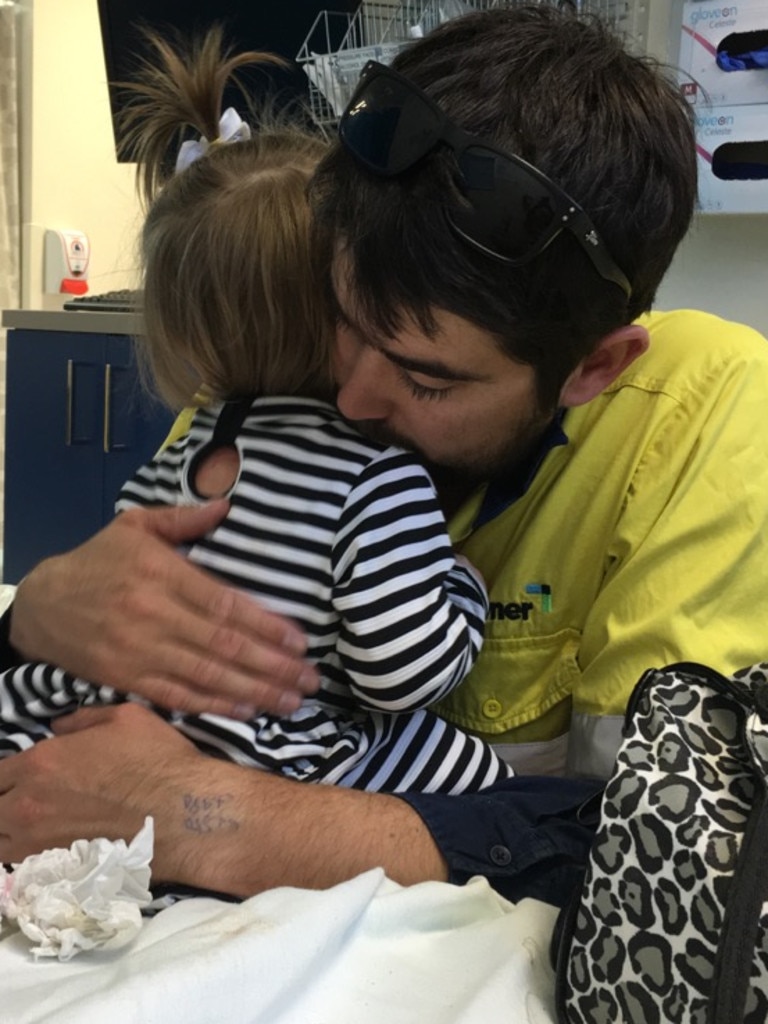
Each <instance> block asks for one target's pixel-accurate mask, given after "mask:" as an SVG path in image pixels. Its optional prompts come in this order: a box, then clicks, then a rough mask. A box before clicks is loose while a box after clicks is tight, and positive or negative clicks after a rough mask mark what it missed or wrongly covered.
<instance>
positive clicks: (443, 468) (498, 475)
mask: <svg viewBox="0 0 768 1024" xmlns="http://www.w3.org/2000/svg"><path fill="white" fill-rule="evenodd" d="M556 411H557V410H556V409H549V410H546V411H544V410H542V409H540V408H536V409H535V410H534V412H533V413H531V414H530V415H529V416H528V418H527V419H525V420H524V421H522V422H519V423H516V424H515V428H514V431H513V433H512V435H511V436H510V437H509V438H508V440H507V441H506V442H505V443H504V444H503V445H500V446H499V447H497V448H495V449H494V450H493V451H491V452H487V453H479V454H477V455H476V456H474V457H473V458H472V459H471V461H470V460H469V459H468V458H467V457H466V456H463V457H462V456H458V457H457V458H456V459H449V458H445V459H441V460H439V461H433V460H431V459H429V458H427V457H426V456H425V455H424V454H423V453H422V452H421V451H419V448H418V447H417V446H416V445H415V444H414V443H413V441H409V440H408V439H407V438H404V437H401V436H399V435H398V434H397V432H396V431H394V430H391V429H390V428H389V427H387V426H386V425H385V424H383V423H382V422H381V420H357V421H355V422H354V424H353V425H354V426H355V427H356V428H357V429H358V430H359V431H360V433H361V434H363V435H364V436H365V437H368V438H370V439H371V440H372V441H377V442H378V443H379V444H388V445H389V444H391V445H395V446H396V447H398V448H404V449H405V450H406V451H410V452H414V453H415V454H416V455H418V457H419V458H420V459H421V460H422V462H423V463H424V466H425V467H426V469H427V470H428V471H429V473H430V475H431V476H432V478H433V480H434V481H435V485H436V486H437V488H438V490H441V489H442V487H447V488H450V489H451V490H461V491H464V492H465V493H469V492H470V491H473V490H474V489H475V488H476V487H478V486H480V485H481V484H485V483H488V481H489V480H495V479H503V478H504V477H506V476H508V475H510V474H512V473H514V472H515V470H516V469H518V467H519V466H520V465H521V463H522V462H524V461H525V460H526V459H527V458H528V457H529V455H530V454H531V452H532V451H533V450H534V449H535V447H536V445H537V444H538V443H539V441H540V440H541V438H542V436H543V435H544V433H545V432H546V430H547V427H548V426H549V425H550V423H551V422H552V420H553V419H554V417H555V413H556Z"/></svg>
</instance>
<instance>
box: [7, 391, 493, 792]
mask: <svg viewBox="0 0 768 1024" xmlns="http://www.w3.org/2000/svg"><path fill="white" fill-rule="evenodd" d="M230 443H231V444H234V445H235V447H236V449H237V451H238V454H239V457H240V470H239V474H238V477H237V480H236V482H235V484H234V486H233V488H232V490H231V493H230V494H229V500H230V511H229V514H228V515H227V517H226V519H225V520H224V521H223V522H222V523H220V524H219V525H218V526H217V527H216V528H215V529H214V530H213V531H212V532H211V533H210V534H208V535H207V536H205V537H203V538H200V539H199V540H198V541H195V542H194V543H192V544H190V545H189V547H188V550H187V555H188V557H189V558H190V559H191V560H192V561H193V562H195V563H196V564H198V565H200V566H201V567H204V568H206V569H207V570H209V571H211V572H213V573H215V574H216V575H217V576H219V577H220V578H223V579H224V580H227V581H228V582H230V583H232V584H233V585H235V586H237V587H239V588H241V589H242V590H244V591H246V592H247V593H249V594H251V595H252V596H253V597H254V598H255V599H257V600H258V601H259V602H260V603H261V604H262V605H263V606H265V607H266V608H269V609H271V610H272V611H274V612H277V613H279V614H281V615H285V616H288V617H290V618H292V619H293V620H294V621H295V622H297V623H298V624H299V625H300V626H301V627H303V629H304V630H305V632H306V635H307V640H308V657H309V659H310V660H311V661H313V662H314V663H315V664H316V665H317V667H318V669H319V671H320V675H321V689H320V691H319V693H318V694H317V695H316V697H314V698H311V699H308V700H306V701H305V702H304V704H303V705H302V707H301V708H300V709H299V711H298V712H296V713H294V714H293V715H291V716H289V717H286V718H279V717H277V716H273V715H259V716H258V717H257V718H256V719H254V720H253V721H251V722H248V723H240V722H235V721H232V720H230V719H225V718H221V717H218V716H213V715H200V716H187V715H173V716H171V720H172V721H173V722H174V724H176V725H177V727H178V728H180V729H181V730H182V731H183V732H184V733H185V734H186V735H188V736H189V737H190V738H191V739H193V740H194V741H195V742H196V743H197V744H198V745H199V746H200V747H202V748H204V749H208V750H210V751H211V752H213V753H218V754H220V755H223V756H226V757H228V758H231V759H233V760H236V761H238V762H240V763H244V764H253V765H255V766H258V767H264V768H269V769H272V770H277V771H280V772H282V773H283V774H286V775H288V776H291V777H295V778H303V779H308V780H311V781H318V782H321V781H322V782H335V783H338V784H342V785H354V786H358V787H360V788H369V789H372V788H375V789H379V790H390V791H392V790H403V789H423V790H428V791H431V790H441V791H448V792H460V791H465V790H467V789H477V788H481V787H483V786H486V785H489V784H490V783H492V782H494V781H496V780H497V779H498V778H501V777H505V776H506V775H507V774H510V772H509V770H508V769H507V767H506V765H504V764H503V762H501V761H500V760H499V759H498V758H497V757H496V755H495V754H493V752H492V751H491V749H490V748H489V747H488V746H487V745H486V744H484V743H482V742H481V741H480V740H478V739H476V738H474V737H470V736H468V735H466V734H465V733H463V732H461V730H458V729H456V728H455V727H454V726H451V725H448V724H447V723H445V722H443V721H442V720H440V719H438V718H437V717H436V716H435V715H434V714H432V713H431V712H429V711H427V710H426V709H427V708H428V706H429V705H430V704H432V703H433V702H435V701H437V700H439V699H441V698H442V697H444V696H445V695H446V694H447V693H448V692H449V691H450V690H452V689H453V688H454V687H456V686H458V685H459V683H460V682H461V681H462V679H463V678H464V676H465V675H466V674H467V672H468V671H469V669H470V668H471V666H472V664H473V663H474V660H475V658H476V657H477V654H478V652H479V649H480V645H481V643H482V629H483V623H484V619H485V613H486V610H487V597H486V594H485V590H484V587H483V586H482V583H481V582H480V581H479V580H478V578H477V577H476V575H475V574H474V572H473V571H472V570H470V569H469V568H467V567H466V566H465V565H463V564H462V563H461V562H458V561H457V559H456V557H455V555H454V552H453V549H452V546H451V542H450V539H449V537H448V535H447V530H446V526H445V520H444V518H443V515H442V512H441V510H440V507H439V505H438V502H437V499H436V495H435V492H434V488H433V485H432V482H431V480H430V478H429V476H428V474H427V473H426V471H425V470H424V468H423V467H422V466H421V465H420V463H419V462H418V460H417V459H416V458H415V457H414V456H412V455H410V454H408V453H407V452H404V451H403V450H402V449H399V448H394V447H384V446H382V445H378V444H375V443H372V442H370V441H368V440H366V439H364V438H363V437H361V435H360V434H358V432H357V431H356V430H354V428H352V427H351V426H350V425H349V424H347V423H346V422H345V421H344V420H343V418H342V417H341V416H340V415H339V413H338V412H337V411H336V410H335V409H334V408H333V407H332V406H329V405H326V404H324V403H321V402H316V401H312V400H306V399H290V398H260V399H256V400H253V401H252V402H251V401H250V400H249V401H248V403H247V404H244V403H242V402H241V403H239V409H238V403H226V404H225V405H223V406H218V407H216V408H211V409H201V410H199V411H198V412H197V413H196V415H195V418H194V421H193V424H192V427H191V430H190V432H189V434H188V435H187V436H186V437H184V438H182V439H181V440H180V441H178V442H177V443H175V444H173V445H171V446H169V447H168V448H166V449H165V450H164V451H162V452H161V453H160V454H159V456H158V457H157V458H156V459H155V460H154V461H153V462H151V463H150V464H149V465H147V466H145V467H143V468H142V469H140V470H139V471H138V472H137V474H136V475H135V477H134V478H133V479H132V480H131V481H129V482H128V483H127V484H126V485H125V487H124V488H123V491H122V493H121V496H120V499H119V501H118V510H125V509H127V508H131V507H136V506H147V505H158V504H159V505H179V504H193V503H198V502H200V501H201V500H203V499H201V498H200V496H199V495H198V494H197V492H196V490H195V487H194V475H195V470H196V467H197V466H199V465H200V463H201V461H202V459H203V457H204V456H205V454H206V453H208V452H210V451H211V449H212V448H214V447H218V446H219V445H220V444H230ZM34 673H35V667H34V666H23V667H22V668H21V669H16V670H11V671H10V672H8V673H5V674H4V676H3V677H2V678H0V695H1V691H2V688H3V687H5V688H6V690H7V689H8V687H14V688H15V690H16V693H17V696H18V693H19V692H20V691H22V690H23V691H24V692H26V694H27V696H28V697H29V699H30V700H33V699H34V701H37V704H36V707H37V708H38V712H39V713H40V715H41V716H42V714H43V713H44V711H45V707H46V702H45V699H44V698H45V693H46V692H48V691H50V692H51V695H52V696H51V702H50V704H51V707H50V710H51V711H52V712H53V713H57V712H58V713H60V709H61V706H62V705H64V704H66V701H64V700H63V696H62V694H63V693H64V692H66V693H68V694H69V696H70V697H71V699H72V700H78V701H80V702H83V701H86V702H91V700H97V699H98V700H99V701H102V702H103V701H104V700H108V699H114V695H113V694H112V692H111V691H109V690H108V688H104V687H100V688H99V687H91V688H90V690H89V689H88V684H87V683H83V681H81V680H73V679H72V678H71V677H68V676H67V675H66V673H61V672H60V670H49V671H48V673H47V681H43V677H42V676H41V674H40V673H41V669H40V667H39V666H38V667H37V677H35V675H34ZM6 677H7V678H6ZM35 678H36V679H37V682H35ZM14 680H15V682H14ZM56 690H57V691H58V704H56V709H57V710H56V711H54V709H53V703H54V702H53V691H56ZM91 691H96V692H97V693H98V697H93V696H92V693H91ZM6 696H7V694H6ZM41 699H42V704H41V703H40V701H41ZM3 703H4V702H3V701H2V699H1V696H0V725H1V723H2V721H5V726H6V728H7V726H8V725H9V724H11V723H9V722H7V721H6V720H5V719H4V718H2V707H3ZM23 703H24V701H23V700H17V701H16V702H15V705H16V706H17V710H18V705H19V704H21V705H23ZM5 705H6V706H7V705H8V701H6V702H5ZM2 749H3V745H2V740H0V754H1V753H2Z"/></svg>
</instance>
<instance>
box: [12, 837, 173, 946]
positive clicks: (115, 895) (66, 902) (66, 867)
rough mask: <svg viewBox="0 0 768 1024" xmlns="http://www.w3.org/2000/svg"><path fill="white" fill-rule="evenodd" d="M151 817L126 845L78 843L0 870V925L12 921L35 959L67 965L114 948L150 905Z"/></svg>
mask: <svg viewBox="0 0 768 1024" xmlns="http://www.w3.org/2000/svg"><path fill="white" fill-rule="evenodd" d="M153 844H154V827H153V821H152V818H146V820H145V821H144V826H143V828H142V829H141V831H140V832H139V833H138V834H137V835H136V836H135V838H134V839H133V840H132V841H131V843H126V842H125V841H124V840H123V839H119V840H117V841H116V842H112V841H111V840H109V839H91V840H87V839H79V840H78V841H77V842H75V843H73V844H72V846H71V847H70V848H69V849H68V850H64V849H54V850H45V851H44V852H43V853H37V854H34V855H32V856H31V857H27V858H26V859H25V860H23V861H22V862H21V863H20V864H14V865H12V868H13V870H12V871H10V872H6V871H4V869H3V868H2V866H0V925H1V924H2V918H3V917H5V918H7V919H8V920H9V921H12V922H15V923H16V924H17V925H18V927H19V928H20V929H21V931H22V932H23V933H24V934H25V935H26V936H27V938H29V939H31V940H32V942H34V943H36V945H35V946H33V947H32V953H33V954H34V956H35V957H41V956H55V957H58V958H59V960H71V959H72V957H73V956H75V955H76V954H77V953H80V952H82V951H83V950H89V949H107V950H113V949H119V948H120V947H121V946H125V945H126V944H127V943H129V942H130V941H131V940H132V939H133V938H135V936H136V935H137V934H138V932H139V930H140V929H141V922H142V918H141V908H142V907H146V906H147V905H148V904H149V903H150V902H151V900H152V894H151V893H150V892H149V879H150V874H151V872H150V862H151V860H152V853H153Z"/></svg>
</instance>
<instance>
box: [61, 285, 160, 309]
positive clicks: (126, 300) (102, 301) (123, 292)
mask: <svg viewBox="0 0 768 1024" xmlns="http://www.w3.org/2000/svg"><path fill="white" fill-rule="evenodd" d="M143 300H144V293H143V292H142V291H139V290H137V289H132V288H119V289H117V290H116V291H113V292H102V293H101V294H100V295H80V296H78V298H76V299H69V300H68V301H67V302H65V303H64V309H85V310H87V311H88V312H89V313H92V312H94V311H97V312H98V311H103V312H106V313H136V312H138V311H139V310H140V309H141V307H142V304H143Z"/></svg>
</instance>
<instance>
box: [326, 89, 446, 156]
mask: <svg viewBox="0 0 768 1024" xmlns="http://www.w3.org/2000/svg"><path fill="white" fill-rule="evenodd" d="M440 128H441V119H440V116H439V114H438V113H437V111H435V110H434V109H433V108H432V107H431V106H430V105H429V103H428V102H426V101H425V99H424V98H422V97H421V96H420V95H418V93H414V92H413V89H412V87H410V86H409V85H408V83H406V82H400V81H398V80H396V79H394V78H389V77H387V76H386V75H375V74H374V75H372V76H371V77H370V78H367V79H364V80H363V81H362V83H361V85H360V87H359V89H358V91H357V92H356V93H355V95H354V97H353V98H352V102H351V103H350V104H349V106H348V107H347V109H346V110H345V112H344V114H343V115H342V118H341V122H340V124H339V136H340V138H341V141H342V142H343V144H344V145H345V146H346V148H347V149H348V150H349V151H350V152H351V153H352V154H353V155H354V156H355V157H357V159H358V160H360V162H361V163H363V164H365V166H366V167H368V168H369V169H370V170H372V171H375V172H376V173H378V174H383V175H388V176H390V175H391V176H394V175H396V174H401V173H402V172H403V171H405V170H407V169H408V168H409V167H412V166H413V165H414V164H415V163H416V162H417V161H418V160H420V159H421V158H422V157H423V156H425V155H426V154H427V153H428V152H429V151H430V149H432V147H433V146H434V145H435V143H436V142H437V141H438V139H439V138H440Z"/></svg>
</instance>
